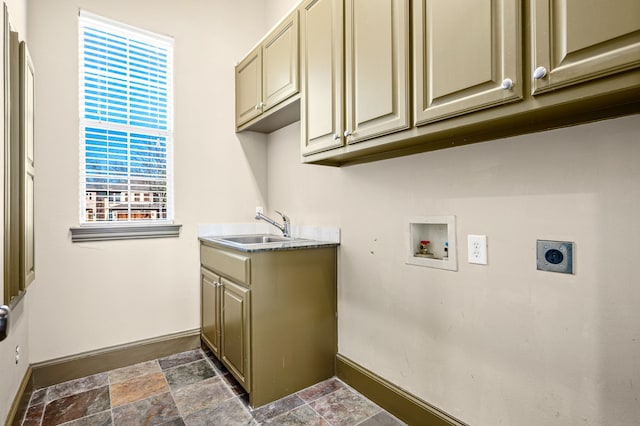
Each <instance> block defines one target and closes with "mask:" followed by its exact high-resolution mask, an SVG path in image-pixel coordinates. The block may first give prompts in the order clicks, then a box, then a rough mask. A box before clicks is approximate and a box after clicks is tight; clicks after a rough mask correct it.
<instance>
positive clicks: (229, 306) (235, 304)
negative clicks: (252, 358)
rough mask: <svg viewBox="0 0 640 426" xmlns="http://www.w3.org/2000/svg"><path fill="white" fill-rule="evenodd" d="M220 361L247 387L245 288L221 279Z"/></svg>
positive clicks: (246, 292)
mask: <svg viewBox="0 0 640 426" xmlns="http://www.w3.org/2000/svg"><path fill="white" fill-rule="evenodd" d="M221 282H222V286H221V298H220V305H221V308H220V314H221V315H220V317H221V318H220V329H221V331H222V333H221V339H220V360H221V361H222V362H224V364H225V365H226V366H227V367H228V368H229V370H231V373H232V374H233V375H234V376H235V377H236V378H237V379H238V381H239V382H240V384H241V385H243V386H244V387H245V388H248V387H249V377H250V376H249V353H250V339H249V289H247V288H244V287H241V286H239V285H237V284H234V283H232V282H231V281H229V280H226V279H224V278H222V281H221Z"/></svg>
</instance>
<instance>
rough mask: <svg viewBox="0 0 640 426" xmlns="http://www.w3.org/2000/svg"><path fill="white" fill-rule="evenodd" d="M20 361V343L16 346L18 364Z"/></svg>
mask: <svg viewBox="0 0 640 426" xmlns="http://www.w3.org/2000/svg"><path fill="white" fill-rule="evenodd" d="M19 362H20V345H18V346H16V364H18V363H19Z"/></svg>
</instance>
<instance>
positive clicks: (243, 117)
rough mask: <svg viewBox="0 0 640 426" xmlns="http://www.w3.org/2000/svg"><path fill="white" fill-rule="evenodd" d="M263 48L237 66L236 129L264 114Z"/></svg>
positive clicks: (254, 51) (257, 49) (259, 48)
mask: <svg viewBox="0 0 640 426" xmlns="http://www.w3.org/2000/svg"><path fill="white" fill-rule="evenodd" d="M261 104H262V46H259V47H258V48H256V49H254V50H253V51H252V52H251V53H249V55H247V57H245V58H244V59H243V60H242V61H241V62H240V63H239V64H238V65H236V127H240V126H241V125H243V124H244V123H246V122H247V121H249V120H252V119H254V118H256V117H257V116H259V115H260V114H262V105H261Z"/></svg>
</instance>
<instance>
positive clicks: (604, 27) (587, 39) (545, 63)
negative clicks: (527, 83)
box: [530, 0, 640, 94]
mask: <svg viewBox="0 0 640 426" xmlns="http://www.w3.org/2000/svg"><path fill="white" fill-rule="evenodd" d="M531 20H532V22H531V31H532V34H531V43H532V47H531V54H532V58H531V61H532V64H531V65H532V66H531V70H530V72H531V74H530V76H531V78H532V80H533V86H532V92H533V94H539V93H544V92H548V91H551V90H555V89H558V88H562V87H566V86H571V85H574V84H576V83H581V82H584V81H588V80H592V79H596V78H599V77H603V76H607V75H611V74H615V73H619V72H621V71H625V70H629V69H632V68H636V67H638V66H639V65H640V2H639V1H638V0H616V1H608V0H562V1H560V0H531Z"/></svg>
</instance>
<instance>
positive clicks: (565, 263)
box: [536, 240, 573, 274]
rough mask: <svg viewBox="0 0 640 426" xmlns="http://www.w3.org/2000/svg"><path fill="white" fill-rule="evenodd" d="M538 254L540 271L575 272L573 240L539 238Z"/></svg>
mask: <svg viewBox="0 0 640 426" xmlns="http://www.w3.org/2000/svg"><path fill="white" fill-rule="evenodd" d="M536 254H537V256H536V263H537V268H538V270H539V271H549V272H559V273H561V274H573V243H572V242H569V241H549V240H537V241H536Z"/></svg>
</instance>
